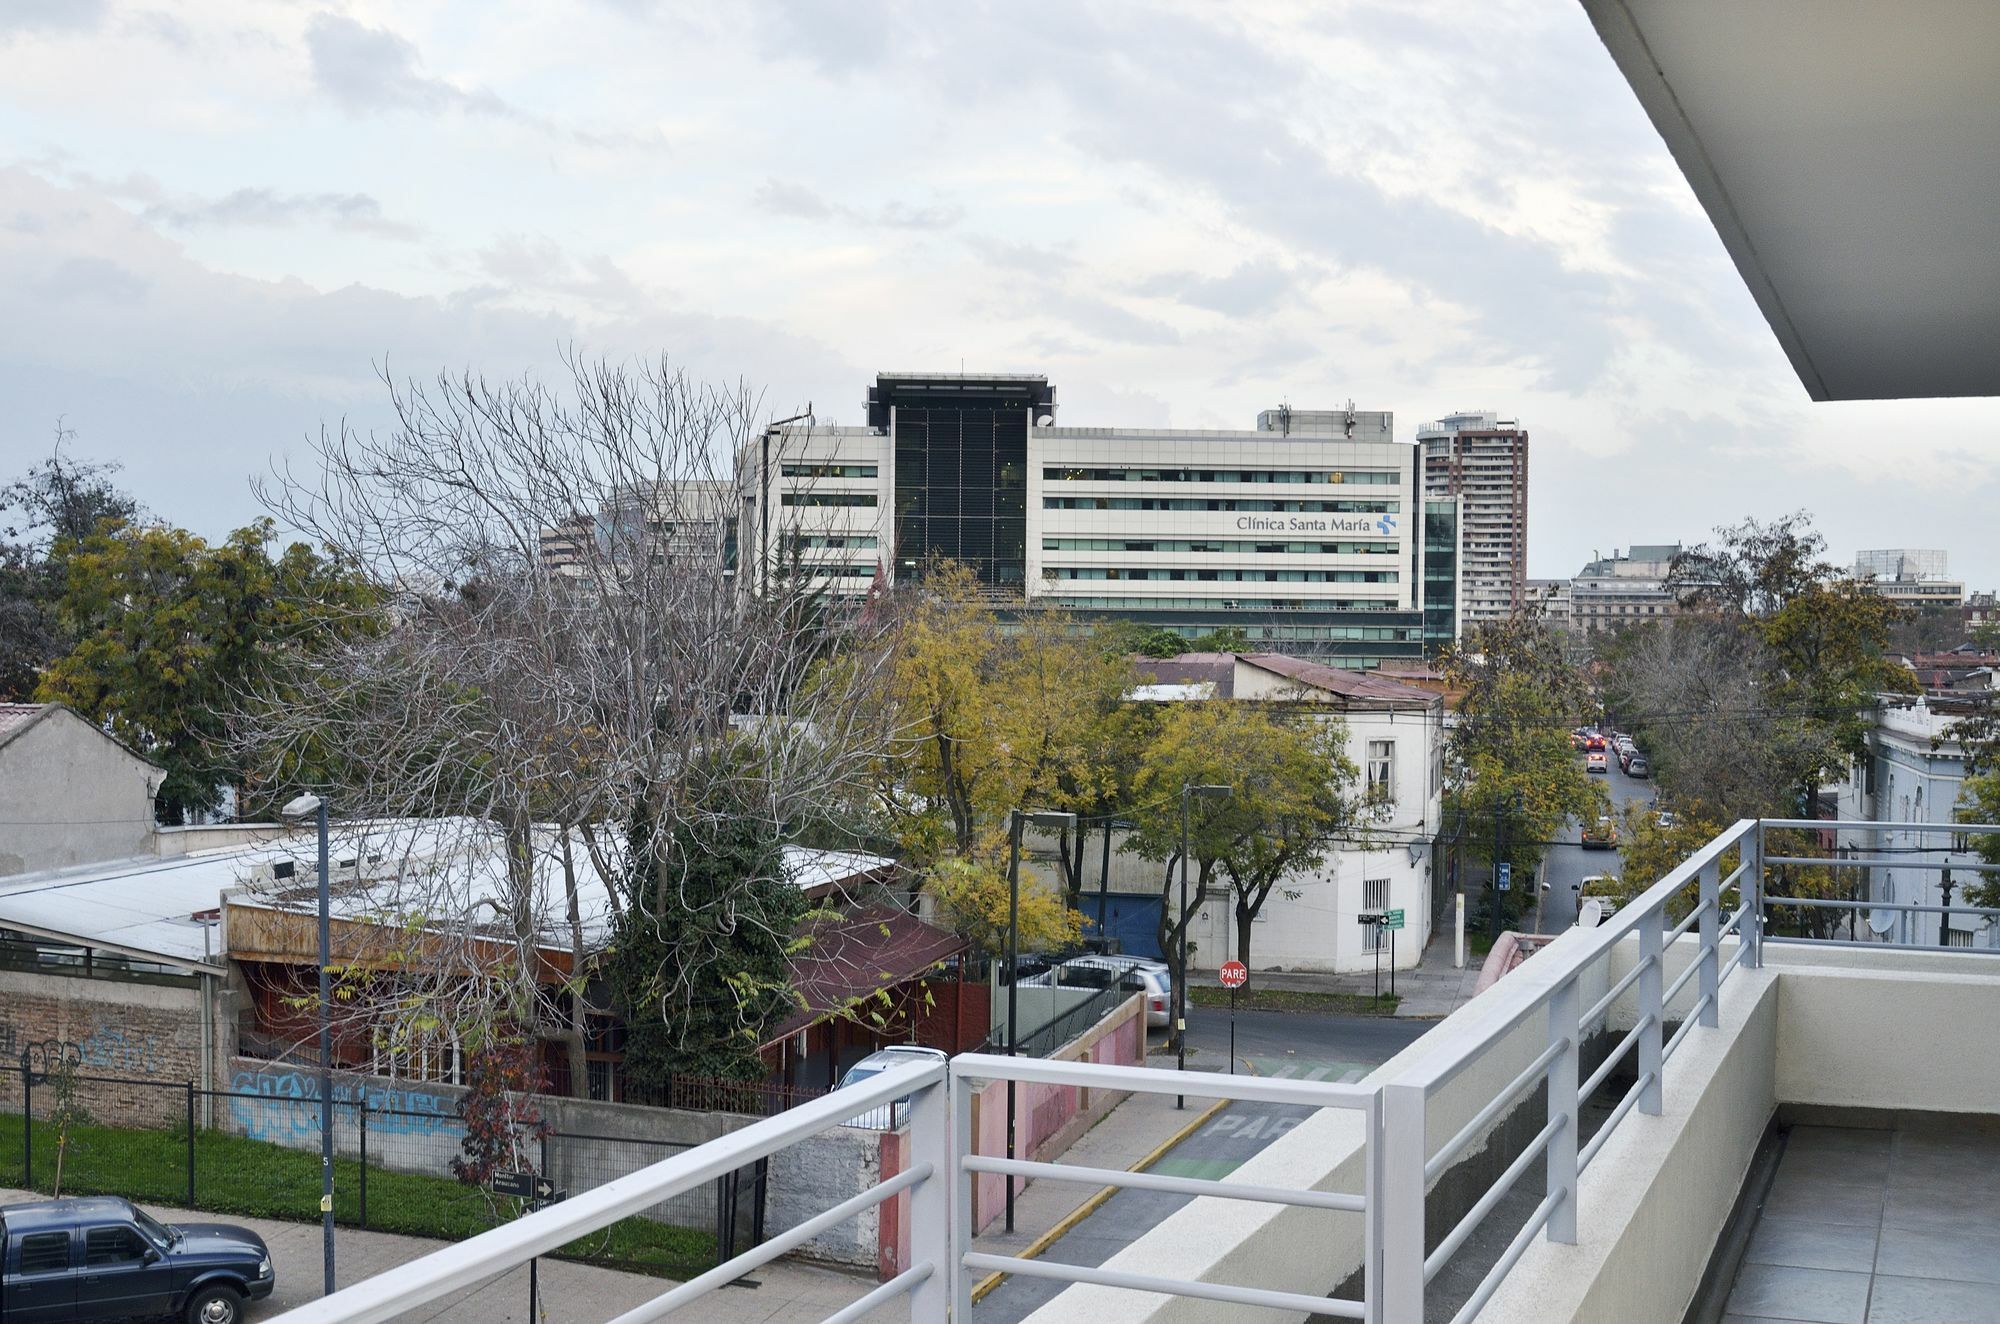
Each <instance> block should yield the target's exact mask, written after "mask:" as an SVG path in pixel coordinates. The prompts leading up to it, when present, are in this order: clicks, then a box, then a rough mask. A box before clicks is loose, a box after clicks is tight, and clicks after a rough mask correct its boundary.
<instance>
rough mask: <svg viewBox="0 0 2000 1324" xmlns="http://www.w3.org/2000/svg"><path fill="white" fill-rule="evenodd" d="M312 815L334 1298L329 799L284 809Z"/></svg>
mask: <svg viewBox="0 0 2000 1324" xmlns="http://www.w3.org/2000/svg"><path fill="white" fill-rule="evenodd" d="M308 814H311V815H313V817H314V820H315V822H316V824H317V826H318V828H319V1220H320V1239H321V1242H322V1255H323V1258H324V1260H325V1277H326V1293H325V1294H326V1295H327V1296H332V1295H333V1030H332V1025H331V1020H332V1014H333V1013H332V1008H333V987H332V977H331V975H330V973H329V972H328V969H327V967H328V966H329V965H330V964H331V963H332V960H333V953H332V943H331V939H330V934H329V932H328V930H329V928H330V921H329V918H328V913H327V912H328V910H329V907H330V894H329V889H328V885H327V840H326V836H327V833H326V800H325V799H324V798H323V797H321V796H317V795H301V796H299V797H298V798H297V799H295V800H293V801H292V802H291V803H290V804H287V805H286V806H285V808H284V815H285V817H286V818H290V819H299V818H304V817H305V816H306V815H308Z"/></svg>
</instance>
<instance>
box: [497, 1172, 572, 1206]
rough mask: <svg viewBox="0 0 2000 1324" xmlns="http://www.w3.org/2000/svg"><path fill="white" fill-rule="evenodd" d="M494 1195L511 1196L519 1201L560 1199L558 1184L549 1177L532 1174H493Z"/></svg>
mask: <svg viewBox="0 0 2000 1324" xmlns="http://www.w3.org/2000/svg"><path fill="white" fill-rule="evenodd" d="M493 1193H494V1194H495V1195H511V1196H513V1197H514V1198H515V1199H517V1200H554V1199H557V1198H559V1197H558V1195H557V1193H556V1184H555V1183H554V1182H552V1181H550V1180H549V1179H548V1178H547V1177H538V1176H536V1175H535V1174H534V1173H532V1172H496V1173H494V1174H493Z"/></svg>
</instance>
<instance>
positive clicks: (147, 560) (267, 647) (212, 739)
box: [36, 520, 379, 823]
mask: <svg viewBox="0 0 2000 1324" xmlns="http://www.w3.org/2000/svg"><path fill="white" fill-rule="evenodd" d="M275 533H276V529H275V526H274V525H273V524H272V523H271V522H270V521H269V520H261V521H259V522H258V523H256V524H253V525H251V526H249V527H247V528H243V529H238V530H237V531H236V532H235V533H233V534H231V535H230V536H229V538H228V540H227V541H225V542H224V543H222V544H221V545H220V546H210V545H209V544H208V543H206V542H204V541H203V540H202V539H200V538H198V537H196V536H195V535H194V534H192V533H189V532H187V531H186V530H185V529H175V528H169V527H166V526H164V525H143V526H126V525H117V524H116V523H115V522H112V521H106V522H104V523H102V524H101V525H100V527H99V528H98V530H97V531H96V532H93V533H90V534H88V535H86V536H84V537H82V538H77V539H67V538H66V539H64V540H62V541H60V542H58V543H57V544H56V546H55V552H54V556H53V559H54V563H55V565H56V567H57V571H58V573H59V575H60V578H61V583H62V589H61V594H60V596H59V598H58V599H57V601H56V609H57V618H58V620H59V622H60V624H61V627H62V629H63V631H64V633H65V634H66V635H67V637H68V638H69V639H70V640H72V641H73V642H72V643H71V645H70V648H69V651H68V652H67V653H66V654H64V655H63V656H62V657H60V658H58V659H56V660H55V661H54V662H52V663H51V664H50V665H49V666H48V667H47V668H46V669H45V670H44V671H43V672H42V675H41V678H40V682H39V684H38V685H37V688H36V694H37V697H38V698H40V699H42V700H57V701H60V702H63V703H67V704H69V705H70V706H71V707H73V708H75V709H76V710H77V711H79V712H81V713H82V714H84V715H85V716H86V717H88V718H90V719H91V720H92V721H94V722H101V723H104V724H105V725H107V726H108V727H109V728H110V729H111V730H112V731H113V732H114V733H116V734H117V735H118V736H119V737H120V738H121V739H123V740H125V741H126V742H127V743H128V744H130V745H132V746H133V747H134V748H136V749H138V750H140V751H141V752H143V753H144V754H146V755H147V756H148V757H150V758H152V759H154V760H155V761H156V762H158V763H160V764H161V766H163V767H164V768H166V770H167V776H166V779H165V781H164V782H163V784H162V785H161V788H160V794H159V798H158V801H157V808H158V812H159V816H160V818H161V821H163V822H168V823H172V822H177V821H181V820H182V819H183V818H184V817H185V816H187V815H192V814H201V813H206V812H209V811H212V810H214V809H215V808H217V807H218V806H219V805H220V804H221V803H222V799H223V795H224V792H225V790H226V789H230V788H233V789H234V790H235V791H236V792H237V797H238V804H239V812H241V811H243V810H247V809H249V808H251V807H252V806H251V805H250V804H248V803H246V801H254V800H255V798H256V797H255V796H254V795H253V794H252V793H251V792H252V788H251V787H250V786H249V785H248V782H247V774H248V770H249V765H250V761H251V760H250V759H249V758H248V756H247V755H246V754H245V752H244V751H242V750H240V749H237V748H233V747H232V745H231V742H230V740H229V738H228V736H229V731H228V721H229V717H230V714H231V713H233V712H234V711H236V710H237V709H238V708H240V707H241V706H242V705H243V704H244V703H245V702H246V701H247V699H248V698H249V696H250V695H251V694H253V693H254V692H256V691H258V690H259V689H260V688H261V687H263V686H264V685H265V683H266V682H267V681H268V680H269V679H270V678H271V677H272V676H273V675H274V668H275V664H276V661H277V658H278V655H280V654H282V653H284V652H286V651H287V650H290V649H293V648H295V647H297V646H299V645H301V644H303V643H306V642H312V641H316V639H317V638H318V637H319V636H322V635H323V634H326V633H336V634H337V633H342V632H348V631H356V630H362V629H370V628H374V625H375V622H376V619H377V618H376V608H377V604H378V601H379V599H378V598H377V596H376V595H375V594H374V592H373V591H372V590H370V589H369V588H367V587H366V586H365V585H364V584H363V582H362V580H361V579H360V578H359V577H358V576H357V575H355V574H354V573H353V572H352V570H351V569H350V568H349V567H348V566H346V565H345V564H344V563H342V562H341V561H339V560H337V559H330V558H327V557H323V556H321V555H319V554H318V553H316V552H314V551H313V550H312V549H311V548H310V547H308V546H306V545H305V544H303V543H293V544H292V545H291V546H289V547H287V548H285V549H284V550H283V551H282V552H280V553H279V554H278V555H277V556H276V557H275V558H274V557H272V556H271V555H270V552H269V550H268V548H269V545H270V543H271V542H272V540H273V538H274V537H275Z"/></svg>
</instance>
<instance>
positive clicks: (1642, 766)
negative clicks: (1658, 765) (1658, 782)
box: [1625, 754, 1653, 781]
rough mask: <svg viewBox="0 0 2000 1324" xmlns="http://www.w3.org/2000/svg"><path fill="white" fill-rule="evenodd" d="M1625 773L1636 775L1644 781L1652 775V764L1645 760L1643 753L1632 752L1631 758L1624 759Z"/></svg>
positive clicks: (1630, 775)
mask: <svg viewBox="0 0 2000 1324" xmlns="http://www.w3.org/2000/svg"><path fill="white" fill-rule="evenodd" d="M1625 775H1626V776H1627V777H1637V778H1638V779H1639V780H1641V781H1644V780H1646V779H1647V778H1648V777H1651V776H1652V775H1653V765H1652V764H1650V763H1648V762H1646V756H1645V755H1644V754H1634V755H1633V756H1632V757H1631V758H1629V759H1627V760H1625Z"/></svg>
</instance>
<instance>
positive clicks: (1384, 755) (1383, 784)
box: [1368, 740, 1396, 804]
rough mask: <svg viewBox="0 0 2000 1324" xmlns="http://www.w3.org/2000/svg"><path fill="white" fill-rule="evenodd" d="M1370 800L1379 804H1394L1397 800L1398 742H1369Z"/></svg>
mask: <svg viewBox="0 0 2000 1324" xmlns="http://www.w3.org/2000/svg"><path fill="white" fill-rule="evenodd" d="M1368 798H1369V799H1370V800H1372V801H1374V802H1375V803H1377V804H1393V803H1394V802H1395V799H1396V742H1395V741H1393V740H1371V741H1369V742H1368Z"/></svg>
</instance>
